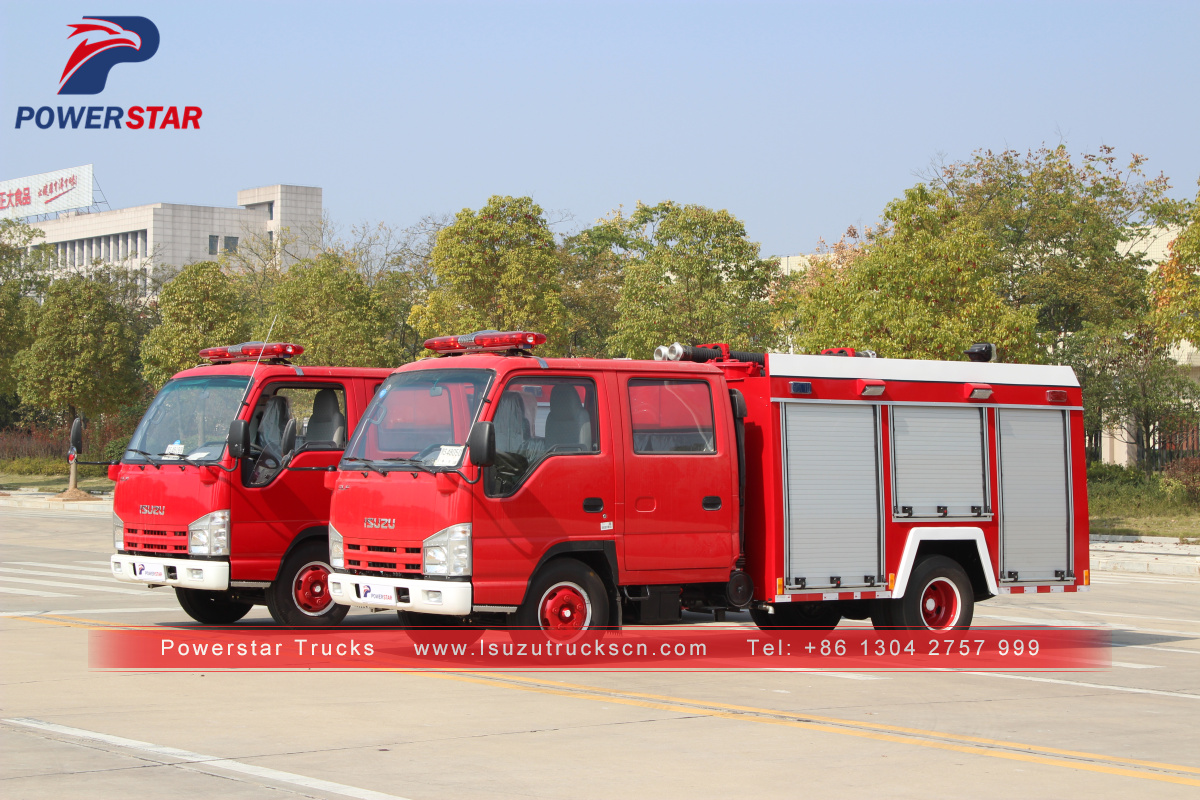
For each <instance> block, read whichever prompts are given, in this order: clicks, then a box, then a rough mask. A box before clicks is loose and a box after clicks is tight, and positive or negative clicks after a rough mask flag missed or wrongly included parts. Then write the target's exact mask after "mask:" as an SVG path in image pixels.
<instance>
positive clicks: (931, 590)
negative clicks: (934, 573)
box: [921, 578, 962, 631]
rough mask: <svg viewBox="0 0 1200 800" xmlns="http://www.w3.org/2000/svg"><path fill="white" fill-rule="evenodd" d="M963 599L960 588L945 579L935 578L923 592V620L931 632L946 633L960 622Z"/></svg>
mask: <svg viewBox="0 0 1200 800" xmlns="http://www.w3.org/2000/svg"><path fill="white" fill-rule="evenodd" d="M960 608H962V598H960V597H959V596H958V587H957V586H955V585H954V583H953V582H952V581H949V580H947V579H945V578H934V579H933V580H932V581H930V582H929V585H927V586H926V587H925V591H923V592H921V619H922V620H924V622H925V627H926V628H929V629H930V630H935V631H944V630H949V629H950V628H953V627H954V625H955V623H957V622H958V615H959V609H960Z"/></svg>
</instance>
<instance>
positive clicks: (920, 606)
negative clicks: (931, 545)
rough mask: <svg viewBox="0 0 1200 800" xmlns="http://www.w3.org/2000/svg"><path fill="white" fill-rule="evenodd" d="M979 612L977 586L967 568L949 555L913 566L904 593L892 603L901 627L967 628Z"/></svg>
mask: <svg viewBox="0 0 1200 800" xmlns="http://www.w3.org/2000/svg"><path fill="white" fill-rule="evenodd" d="M974 614H975V589H974V588H973V587H972V586H971V579H970V578H969V577H968V576H967V573H966V570H964V569H963V568H962V567H961V566H959V564H958V562H957V561H955V560H953V559H951V558H947V557H946V556H929V557H928V558H925V559H922V560H921V561H920V562H918V564H917V565H916V566H915V567H913V571H912V575H911V576H910V577H909V579H908V588H907V589H906V590H905V591H904V597H901V598H900V599H899V600H895V601H893V603H892V618H893V620H894V624H895V626H896V627H898V628H907V629H908V630H927V631H965V630H967V629H969V628H970V627H971V618H972V616H974Z"/></svg>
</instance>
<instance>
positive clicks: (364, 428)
mask: <svg viewBox="0 0 1200 800" xmlns="http://www.w3.org/2000/svg"><path fill="white" fill-rule="evenodd" d="M494 375H495V373H494V372H492V371H491V370H490V369H424V370H414V371H412V372H401V373H397V374H395V375H392V376H391V377H390V378H388V379H387V381H385V382H384V384H383V386H381V387H380V388H379V391H378V392H376V394H375V398H374V399H373V400H372V401H371V405H369V406H368V407H367V411H366V413H365V414H364V415H363V420H362V422H361V423H360V424H359V426H358V428H357V429H356V430H355V431H354V438H352V439H351V440H350V446H349V447H347V448H346V455H345V457H344V459H343V461H342V463H343V465H344V466H343V469H346V468H353V464H352V463H351V464H350V465H348V466H346V462H347V461H349V462H354V461H359V462H363V461H366V462H369V463H371V464H373V465H374V466H376V467H377V468H381V469H382V468H386V467H405V466H409V467H412V466H417V467H420V468H425V469H428V468H434V467H444V468H447V469H454V468H456V467H458V465H459V464H461V463H462V458H463V451H464V450H465V449H466V447H465V445H466V442H467V434H468V433H470V431H471V425H472V423H473V422H474V421H475V415H476V414H477V413H478V412H479V406H480V405H481V403H482V400H483V397H484V394H485V393H486V392H487V387H488V384H489V383H490V382H491V380H492V377H493V376H494Z"/></svg>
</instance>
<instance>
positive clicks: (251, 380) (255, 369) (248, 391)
mask: <svg viewBox="0 0 1200 800" xmlns="http://www.w3.org/2000/svg"><path fill="white" fill-rule="evenodd" d="M278 319H279V315H278V314H276V315H275V318H274V319H272V320H271V327H269V328H267V338H266V339H264V340H263V343H264V344H266V343H267V342H269V341H271V331H273V330H275V322H276V321H277V320H278ZM266 349H267V348H265V347H260V348H259V350H258V358H256V359H254V368H253V369H252V370H250V380H249V381H248V382H247V383H246V391H244V392H242V405H243V406H244V405H246V398H247V397H249V396H250V387H251V386H253V385H254V373H256V372H258V362H260V361H262V356H263V351H264V350H266Z"/></svg>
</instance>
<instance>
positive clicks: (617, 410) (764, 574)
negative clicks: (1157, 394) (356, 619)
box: [326, 332, 1088, 630]
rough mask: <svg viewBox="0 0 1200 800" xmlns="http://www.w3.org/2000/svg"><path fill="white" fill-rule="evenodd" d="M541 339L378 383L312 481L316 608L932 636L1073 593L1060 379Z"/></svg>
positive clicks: (442, 349) (906, 363)
mask: <svg viewBox="0 0 1200 800" xmlns="http://www.w3.org/2000/svg"><path fill="white" fill-rule="evenodd" d="M544 341H545V337H544V336H543V335H541V334H537V333H528V332H505V333H497V332H480V333H476V334H472V335H469V336H461V337H459V336H450V337H442V338H438V339H431V340H430V341H428V342H426V347H427V348H429V349H430V350H433V351H434V352H436V353H438V354H439V357H437V358H428V359H424V360H422V361H418V362H415V363H412V364H407V365H405V366H403V367H401V368H399V369H398V370H396V371H395V372H394V373H393V374H392V375H391V376H390V377H389V378H388V379H387V381H386V382H385V383H384V384H383V386H382V387H381V388H380V390H379V391H378V393H377V394H376V395H375V397H374V399H373V400H372V402H371V405H370V406H369V407H368V408H367V410H366V412H365V413H364V416H363V421H362V423H361V424H360V425H359V427H358V429H357V430H356V432H355V434H354V437H353V439H352V440H351V442H350V444H349V446H348V447H347V450H346V453H345V457H344V458H343V459H342V460H341V462H340V465H339V471H338V472H337V473H330V474H329V475H327V476H326V481H327V485H328V487H329V488H330V489H332V490H333V499H332V505H331V510H330V528H329V542H330V564H331V565H332V567H333V574H332V575H331V576H330V579H329V587H330V591H331V597H332V599H333V600H334V601H336V602H337V603H339V604H344V605H345V606H357V607H362V608H374V609H395V610H396V611H398V612H399V613H400V617H401V620H402V621H403V622H405V623H406V624H408V625H414V626H415V625H425V624H435V625H438V624H447V623H451V622H462V621H472V622H480V623H495V622H506V623H509V624H515V625H521V626H530V627H540V628H543V629H555V628H566V629H586V628H591V627H607V626H619V625H622V624H625V623H630V622H641V623H664V622H672V621H676V620H678V619H680V616H681V609H692V610H698V611H709V612H714V613H716V614H717V615H718V616H719V615H721V614H723V612H724V611H726V610H731V609H749V610H750V613H751V615H752V617H753V619H754V620H755V622H757V623H758V624H759V625H760V626H763V627H773V626H798V627H813V628H830V627H833V626H834V625H836V624H837V623H838V621H839V620H840V619H841V618H850V619H866V618H870V619H871V620H873V621H874V623H875V625H876V626H897V627H905V628H927V629H932V630H951V629H962V628H966V627H968V626H969V625H970V623H971V618H972V612H973V608H974V604H975V602H976V601H978V600H982V599H985V598H988V597H991V596H994V595H997V594H1007V593H1038V592H1073V591H1080V590H1083V589H1085V588H1086V587H1087V585H1088V544H1087V543H1088V515H1087V498H1086V492H1085V464H1084V444H1083V421H1082V398H1081V394H1080V389H1079V385H1078V382H1077V381H1076V379H1075V376H1074V374H1073V373H1072V371H1071V370H1070V369H1069V368H1066V367H1057V366H1035V365H1025V364H1004V363H992V362H977V361H961V362H950V361H920V360H907V359H884V358H865V357H861V355H862V354H855V353H854V352H853V351H850V350H842V351H838V352H837V353H830V354H826V355H784V354H773V353H772V354H766V355H759V354H751V353H737V352H730V351H729V349H728V348H727V347H725V346H723V345H709V346H704V347H698V348H693V347H685V346H681V345H678V344H676V345H672V346H671V347H669V348H660V349H659V351H658V352H657V353H656V360H654V361H639V360H629V359H613V360H601V359H554V358H551V359H543V358H540V357H538V356H537V355H536V354H535V353H534V351H533V348H534V347H535V346H536V345H537V344H540V343H542V342H544ZM972 350H973V351H979V352H983V353H985V354H986V353H987V352H988V350H987V348H972ZM972 355H973V356H974V353H972ZM985 357H986V356H985Z"/></svg>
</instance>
